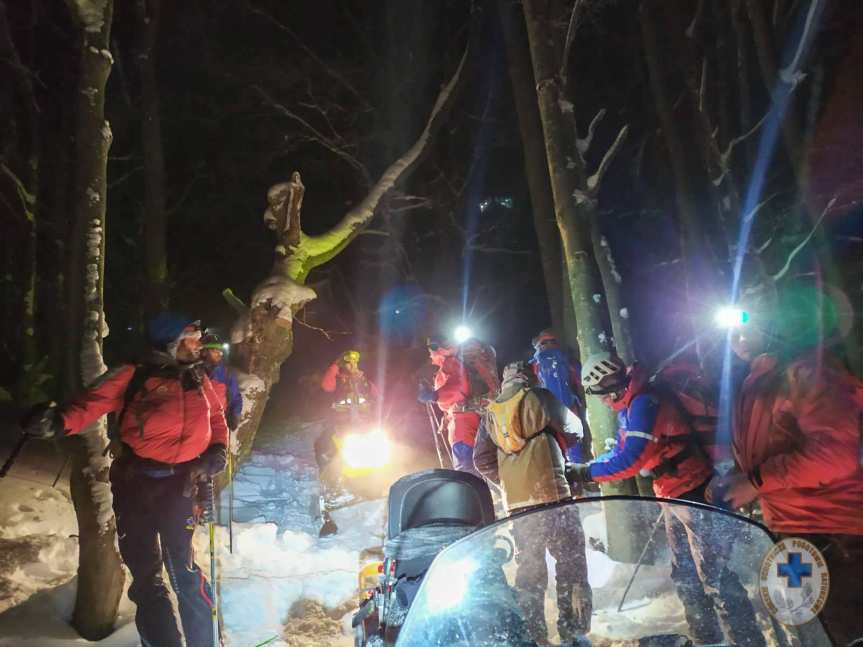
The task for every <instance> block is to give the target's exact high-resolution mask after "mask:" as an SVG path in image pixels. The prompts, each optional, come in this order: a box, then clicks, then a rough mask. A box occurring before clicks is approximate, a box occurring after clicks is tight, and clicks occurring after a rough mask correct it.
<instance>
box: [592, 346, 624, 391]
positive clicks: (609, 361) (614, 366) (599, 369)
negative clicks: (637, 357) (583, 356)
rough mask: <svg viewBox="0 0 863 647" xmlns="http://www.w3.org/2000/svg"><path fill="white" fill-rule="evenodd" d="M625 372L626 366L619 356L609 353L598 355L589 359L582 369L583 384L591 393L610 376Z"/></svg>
mask: <svg viewBox="0 0 863 647" xmlns="http://www.w3.org/2000/svg"><path fill="white" fill-rule="evenodd" d="M625 371H626V364H624V363H623V360H622V359H620V358H619V357H618V356H617V355H613V354H611V353H609V352H602V353H596V354H595V355H591V356H590V357H588V358H587V361H586V362H585V363H584V366H582V367H581V382H582V384H584V388H585V389H586V390H587V391H588V392H590V391H591V389H593V388H595V387H597V386H599V383H600V382H602V380H604V379H605V378H607V377H608V376H609V375H615V374H617V373H624V372H625Z"/></svg>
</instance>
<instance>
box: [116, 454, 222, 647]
mask: <svg viewBox="0 0 863 647" xmlns="http://www.w3.org/2000/svg"><path fill="white" fill-rule="evenodd" d="M186 480H187V475H186V473H185V472H181V473H175V474H171V475H167V476H164V477H163V478H153V477H151V476H146V475H145V474H144V473H143V472H142V470H141V469H139V467H138V466H137V465H136V463H135V461H129V460H124V459H122V458H121V459H118V460H116V461H114V464H113V465H112V466H111V490H112V493H113V495H114V513H115V514H116V515H117V534H118V537H119V545H120V555H121V556H122V558H123V561H124V562H125V564H126V566H127V567H128V568H129V571H130V572H131V573H132V584H131V585H130V586H129V599H130V600H132V602H134V603H135V604H136V605H137V610H136V612H135V624H136V625H137V627H138V633H139V634H140V636H141V642H142V643H143V644H144V646H145V647H182V645H183V644H184V643H183V640H182V637H181V634H180V629H179V628H178V626H177V619H176V617H175V614H174V609H173V606H172V604H171V598H170V596H169V594H168V589H167V587H166V586H165V582H164V580H163V578H162V568H163V566H164V568H165V570H166V571H167V573H168V578H169V580H170V582H171V586H172V588H173V589H174V592H175V593H176V594H177V602H178V606H179V610H180V621H181V623H182V627H183V632H182V633H183V635H185V638H186V642H185V645H186V647H212V646H213V645H214V644H218V643H214V641H213V620H212V609H213V593H212V589H211V587H210V584H209V582H207V579H206V578H205V577H204V574H203V573H202V572H201V569H200V568H199V567H198V565H197V564H195V560H194V554H193V549H192V534H193V533H194V531H195V526H196V523H195V519H194V511H193V506H194V501H193V500H192V498H191V497H189V496H183V489H184V487H185V485H186Z"/></svg>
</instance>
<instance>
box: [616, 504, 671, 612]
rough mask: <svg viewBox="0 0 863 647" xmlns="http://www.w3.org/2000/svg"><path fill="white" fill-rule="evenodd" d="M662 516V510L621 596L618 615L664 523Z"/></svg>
mask: <svg viewBox="0 0 863 647" xmlns="http://www.w3.org/2000/svg"><path fill="white" fill-rule="evenodd" d="M662 516H663V511H662V510H660V511H659V516H658V517H657V518H656V522H655V523H654V524H653V529H652V530H651V531H650V537H648V538H647V542H646V543H645V544H644V549H643V550H642V551H641V555H640V556H639V557H638V562H637V563H636V564H635V570H634V571H632V577H630V578H629V583H628V584H627V585H626V588H625V589H624V590H623V595H622V596H620V604H618V605H617V612H618V613H620V610H621V609H622V608H623V603H624V602H625V601H626V595H627V593H629V589H630V588H631V587H632V583H633V582H635V576H636V575H638V569H640V568H641V565H642V563H643V562H644V558H645V556H646V555H647V550H648V549H649V548H650V545H651V544H652V543H653V540H654V538H655V537H656V531H657V530H658V529H659V524H660V523H662Z"/></svg>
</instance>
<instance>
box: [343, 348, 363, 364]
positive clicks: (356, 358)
mask: <svg viewBox="0 0 863 647" xmlns="http://www.w3.org/2000/svg"><path fill="white" fill-rule="evenodd" d="M342 361H343V362H344V363H345V364H359V363H360V352H359V351H358V350H348V351H345V352H344V354H343V355H342Z"/></svg>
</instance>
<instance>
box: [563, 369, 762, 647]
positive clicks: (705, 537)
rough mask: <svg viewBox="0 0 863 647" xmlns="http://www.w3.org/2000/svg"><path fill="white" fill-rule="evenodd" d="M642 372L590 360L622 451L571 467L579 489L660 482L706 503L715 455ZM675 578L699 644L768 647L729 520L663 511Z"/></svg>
mask: <svg viewBox="0 0 863 647" xmlns="http://www.w3.org/2000/svg"><path fill="white" fill-rule="evenodd" d="M649 377H650V376H649V374H648V372H647V371H646V370H645V369H644V368H643V367H642V366H640V365H639V364H634V365H632V366H630V367H627V366H626V365H625V364H624V363H623V361H622V360H621V359H620V358H619V357H617V356H615V355H612V354H611V353H607V352H605V353H599V354H597V355H594V356H592V357H590V358H588V360H587V362H585V364H584V367H583V368H582V382H583V384H584V387H585V391H586V392H587V393H588V394H590V395H597V396H599V397H600V398H601V400H602V402H603V404H605V405H606V406H608V407H610V408H612V409H614V410H615V411H617V416H618V427H619V431H618V441H617V444H616V445H615V447H614V448H613V449H612V450H610V451H609V452H606V453H605V454H602V455H601V456H598V457H597V458H596V459H595V460H593V461H591V462H590V463H579V464H573V465H570V466H569V467H568V469H567V476H568V478H569V479H570V480H572V481H577V482H581V483H588V482H591V481H599V482H602V481H615V480H621V479H626V478H630V477H632V476H635V475H637V474H639V473H641V472H643V473H648V472H650V473H652V474H653V477H654V479H653V489H654V491H655V493H656V496H658V497H663V498H668V499H684V500H688V501H696V502H699V503H704V502H705V496H704V492H705V489H706V487H707V484H708V482H709V480H710V478H711V476H712V475H713V466H712V465H711V463H710V459H709V457H708V456H707V454H706V453H705V452H703V451H700V450H699V449H698V444H697V442H696V441H695V438H694V437H693V434H694V433H696V432H695V430H694V429H693V428H692V426H691V424H690V422H689V421H688V420H686V419H685V418H684V415H683V413H682V412H681V408H680V406H678V404H677V403H676V402H674V401H673V399H672V396H671V395H669V394H666V393H665V392H663V391H662V390H657V389H654V388H653V386H652V385H651V384H650V382H649ZM663 514H664V517H665V528H666V534H667V536H668V546H669V548H670V550H671V565H672V566H671V578H672V580H673V581H674V584H675V588H676V590H677V595H678V597H679V598H680V601H681V602H682V603H683V608H684V612H685V615H686V622H687V624H688V625H689V631H690V635H691V638H693V639H694V640H695V641H696V642H698V643H704V644H712V643H722V642H725V638H724V637H723V629H724V631H725V632H727V633H728V634H729V636H730V637H731V639H732V641H733V642H734V643H735V644H737V645H740V646H741V647H763V645H764V639H763V638H762V637H761V630H760V628H759V627H758V623H757V621H756V618H755V611H754V609H753V607H752V604H751V603H750V602H749V598H748V595H747V593H746V590H745V589H744V588H743V585H742V584H741V583H740V580H739V578H738V577H737V575H736V574H735V573H733V572H732V571H731V570H730V569H729V568H728V567H727V566H726V564H727V561H728V554H727V552H726V551H727V549H728V548H730V545H731V542H723V541H717V540H716V538H717V537H718V536H721V533H722V527H721V521H722V518H721V516H719V515H711V514H705V513H704V512H702V511H701V510H699V509H698V508H695V507H687V506H665V507H664V508H663Z"/></svg>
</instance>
